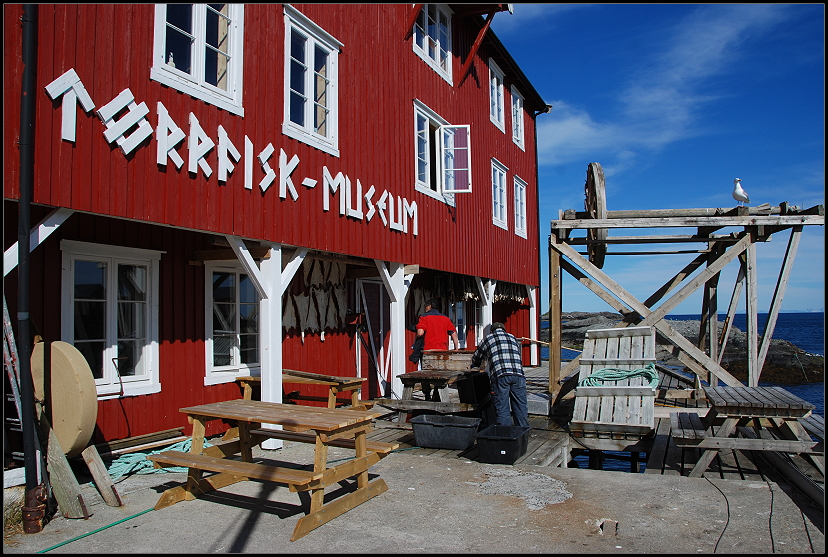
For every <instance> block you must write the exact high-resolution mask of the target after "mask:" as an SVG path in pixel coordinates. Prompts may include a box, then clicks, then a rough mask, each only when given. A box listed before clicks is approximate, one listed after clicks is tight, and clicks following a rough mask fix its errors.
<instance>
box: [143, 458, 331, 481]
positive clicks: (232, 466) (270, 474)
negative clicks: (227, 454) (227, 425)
mask: <svg viewBox="0 0 828 557" xmlns="http://www.w3.org/2000/svg"><path fill="white" fill-rule="evenodd" d="M147 460H151V461H152V462H155V463H157V464H158V465H159V466H158V467H159V468H166V467H170V466H181V467H184V468H195V469H199V470H209V471H211V472H223V473H228V474H233V475H236V476H243V477H246V478H255V479H257V480H265V481H270V482H277V483H283V484H288V485H306V484H309V483H311V482H312V481H314V480H319V479H321V478H322V474H321V473H315V472H308V471H306V470H295V469H293V468H283V467H279V466H270V465H267V464H256V463H253V462H243V461H239V460H230V459H227V458H216V457H212V456H207V455H203V454H193V453H184V452H181V451H164V452H163V453H159V454H155V455H149V456H148V457H147Z"/></svg>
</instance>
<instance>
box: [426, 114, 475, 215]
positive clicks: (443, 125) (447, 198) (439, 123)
mask: <svg viewBox="0 0 828 557" xmlns="http://www.w3.org/2000/svg"><path fill="white" fill-rule="evenodd" d="M421 119H423V120H425V122H426V125H427V126H428V132H427V133H425V148H424V151H425V154H426V157H425V173H424V174H425V179H424V180H422V179H420V160H421V159H422V158H423V156H422V155H423V153H422V152H421V150H420V149H421V148H420V145H421V141H420V135H421V134H422V130H421V129H420V120H421ZM452 133H464V134H466V137H467V147H466V149H467V151H468V156H467V163H468V168H467V169H465V170H467V174H466V176H467V178H468V180H467V181H463V182H462V187H459V186H460V185H461V184H460V183H457V182H454V183H453V184H452V185H448V183H449V182H450V181H451V180H448V179H447V176H448V173H449V172H451V170H450V169H449V170H447V164H446V161H447V160H448V159H447V157H450V153H449V150H450V149H451V146H449V145H447V144H446V138H447V137H448V136H449V134H452ZM435 141H436V142H437V144H436V145H434V142H435ZM471 156H472V155H471V127H470V126H469V125H467V124H462V125H452V124H449V123H448V122H447V121H446V120H445V119H444V118H443V117H441V116H440V115H439V114H437V113H436V112H434V111H433V110H431V109H430V108H429V107H428V106H426V105H425V104H424V103H423V102H421V101H419V100H417V99H414V188H415V189H416V190H417V191H419V192H422V193H424V194H426V195H428V196H430V197H433V198H435V199H439V200H440V201H443V202H444V203H446V204H448V205H451V206H452V207H453V206H454V204H455V198H454V195H455V194H457V193H471V191H472V171H471ZM457 170H464V169H462V168H460V169H457ZM433 180H435V181H436V183H432V181H433ZM432 186H433V187H432Z"/></svg>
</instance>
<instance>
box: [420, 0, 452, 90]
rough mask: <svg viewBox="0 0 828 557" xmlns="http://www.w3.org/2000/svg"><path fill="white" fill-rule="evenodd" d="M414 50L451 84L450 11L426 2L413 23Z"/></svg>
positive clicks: (444, 7)
mask: <svg viewBox="0 0 828 557" xmlns="http://www.w3.org/2000/svg"><path fill="white" fill-rule="evenodd" d="M414 52H416V53H417V55H418V56H419V57H420V58H422V59H423V60H425V61H426V63H427V64H428V65H429V66H431V68H432V69H433V70H434V71H435V72H437V73H438V74H439V75H440V76H441V77H442V78H443V79H445V80H446V81H448V82H449V84H451V82H452V81H451V11H449V9H448V7H446V6H441V5H438V4H426V5H424V6H423V10H422V11H421V12H420V15H419V17H417V21H416V22H415V23H414Z"/></svg>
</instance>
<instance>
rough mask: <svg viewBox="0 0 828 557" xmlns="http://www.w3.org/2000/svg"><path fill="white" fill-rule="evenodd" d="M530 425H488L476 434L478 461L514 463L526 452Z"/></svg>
mask: <svg viewBox="0 0 828 557" xmlns="http://www.w3.org/2000/svg"><path fill="white" fill-rule="evenodd" d="M531 430H532V428H531V427H522V426H511V425H490V426H489V427H487V428H486V429H484V430H482V431H481V432H480V433H478V434H477V451H478V453H479V460H480V462H486V463H488V464H514V463H515V461H516V460H517V459H519V458H520V457H522V456H523V455H524V454H526V445H527V444H528V442H529V432H530V431H531Z"/></svg>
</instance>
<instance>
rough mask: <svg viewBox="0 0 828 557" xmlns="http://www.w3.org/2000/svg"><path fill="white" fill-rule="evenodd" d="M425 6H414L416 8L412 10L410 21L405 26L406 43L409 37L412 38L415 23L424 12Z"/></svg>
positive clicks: (404, 38) (404, 37)
mask: <svg viewBox="0 0 828 557" xmlns="http://www.w3.org/2000/svg"><path fill="white" fill-rule="evenodd" d="M423 6H425V4H414V7H413V8H412V9H411V13H410V14H409V16H408V21H407V22H406V26H405V35H403V40H404V41H406V40H408V37H410V36H411V33H412V32H413V31H414V23H416V22H417V17H418V16H419V15H420V12H421V11H422V10H423Z"/></svg>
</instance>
